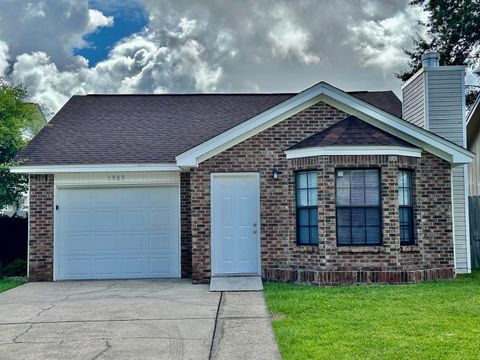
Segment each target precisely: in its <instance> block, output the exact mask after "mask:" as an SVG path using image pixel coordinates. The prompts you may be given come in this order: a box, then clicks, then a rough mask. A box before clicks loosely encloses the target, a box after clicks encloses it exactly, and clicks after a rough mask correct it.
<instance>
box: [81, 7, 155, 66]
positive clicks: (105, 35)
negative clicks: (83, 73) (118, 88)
mask: <svg viewBox="0 0 480 360" xmlns="http://www.w3.org/2000/svg"><path fill="white" fill-rule="evenodd" d="M90 8H91V9H95V10H99V11H101V12H102V13H103V14H104V15H105V16H113V17H114V23H113V26H112V27H100V28H99V29H97V31H95V32H94V33H91V34H88V35H87V36H85V41H86V42H87V43H88V44H89V46H88V47H85V48H81V49H78V48H75V49H73V54H74V55H81V56H83V57H85V58H86V59H87V60H88V65H89V67H92V66H95V65H97V63H98V62H99V61H102V60H104V59H106V58H107V57H108V53H109V52H110V50H111V49H112V46H113V45H114V44H115V43H116V42H118V41H119V40H122V39H123V38H125V37H128V36H129V35H131V34H133V33H136V32H139V31H142V30H143V29H144V27H145V26H146V25H147V22H148V16H147V14H146V12H145V8H144V7H143V6H142V5H141V4H140V3H137V2H136V1H133V2H130V3H129V4H128V6H127V7H124V8H119V7H117V6H115V7H112V6H107V5H106V4H105V3H102V2H98V1H91V2H90Z"/></svg>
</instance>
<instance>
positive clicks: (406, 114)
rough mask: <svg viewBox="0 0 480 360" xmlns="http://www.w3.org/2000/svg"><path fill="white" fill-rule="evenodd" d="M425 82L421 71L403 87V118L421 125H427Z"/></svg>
mask: <svg viewBox="0 0 480 360" xmlns="http://www.w3.org/2000/svg"><path fill="white" fill-rule="evenodd" d="M424 83H425V76H424V74H423V73H421V74H419V75H418V76H417V77H416V78H415V79H414V80H413V81H412V82H411V83H410V84H408V86H406V87H405V88H404V89H403V109H402V114H403V118H404V119H405V120H407V121H408V122H411V123H413V124H415V125H417V126H420V127H425V111H424V109H425V98H424V91H423V89H424Z"/></svg>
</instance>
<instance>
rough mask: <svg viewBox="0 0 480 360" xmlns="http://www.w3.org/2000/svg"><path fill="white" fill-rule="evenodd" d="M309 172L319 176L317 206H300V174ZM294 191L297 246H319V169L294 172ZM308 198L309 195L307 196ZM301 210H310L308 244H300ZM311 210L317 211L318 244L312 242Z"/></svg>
mask: <svg viewBox="0 0 480 360" xmlns="http://www.w3.org/2000/svg"><path fill="white" fill-rule="evenodd" d="M309 172H314V173H315V174H316V176H317V187H316V190H317V205H315V206H312V205H307V206H298V203H297V200H298V188H297V183H298V174H301V173H309ZM294 180H295V181H294V191H295V235H296V239H295V243H296V245H297V246H318V244H319V243H320V231H319V229H318V227H319V223H320V222H319V216H318V169H302V170H296V171H295V172H294ZM307 194H308V175H307ZM307 196H308V195H307ZM299 209H308V210H309V214H308V228H309V231H308V234H309V235H308V240H309V242H308V244H305V243H301V242H300V228H301V226H300V211H298V210H299ZM311 209H317V242H316V243H312V242H310V228H311V227H313V226H311V225H310V210H311Z"/></svg>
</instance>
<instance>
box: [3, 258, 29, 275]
mask: <svg viewBox="0 0 480 360" xmlns="http://www.w3.org/2000/svg"><path fill="white" fill-rule="evenodd" d="M2 273H3V276H6V277H10V276H26V275H27V262H26V261H25V260H22V259H16V260H13V261H12V262H11V263H9V264H7V265H6V266H4V267H3V269H2V270H0V276H1V275H2Z"/></svg>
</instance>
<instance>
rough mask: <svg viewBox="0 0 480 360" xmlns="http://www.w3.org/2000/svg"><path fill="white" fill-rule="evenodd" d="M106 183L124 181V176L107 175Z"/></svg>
mask: <svg viewBox="0 0 480 360" xmlns="http://www.w3.org/2000/svg"><path fill="white" fill-rule="evenodd" d="M107 178H108V181H124V180H125V175H108V176H107Z"/></svg>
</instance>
